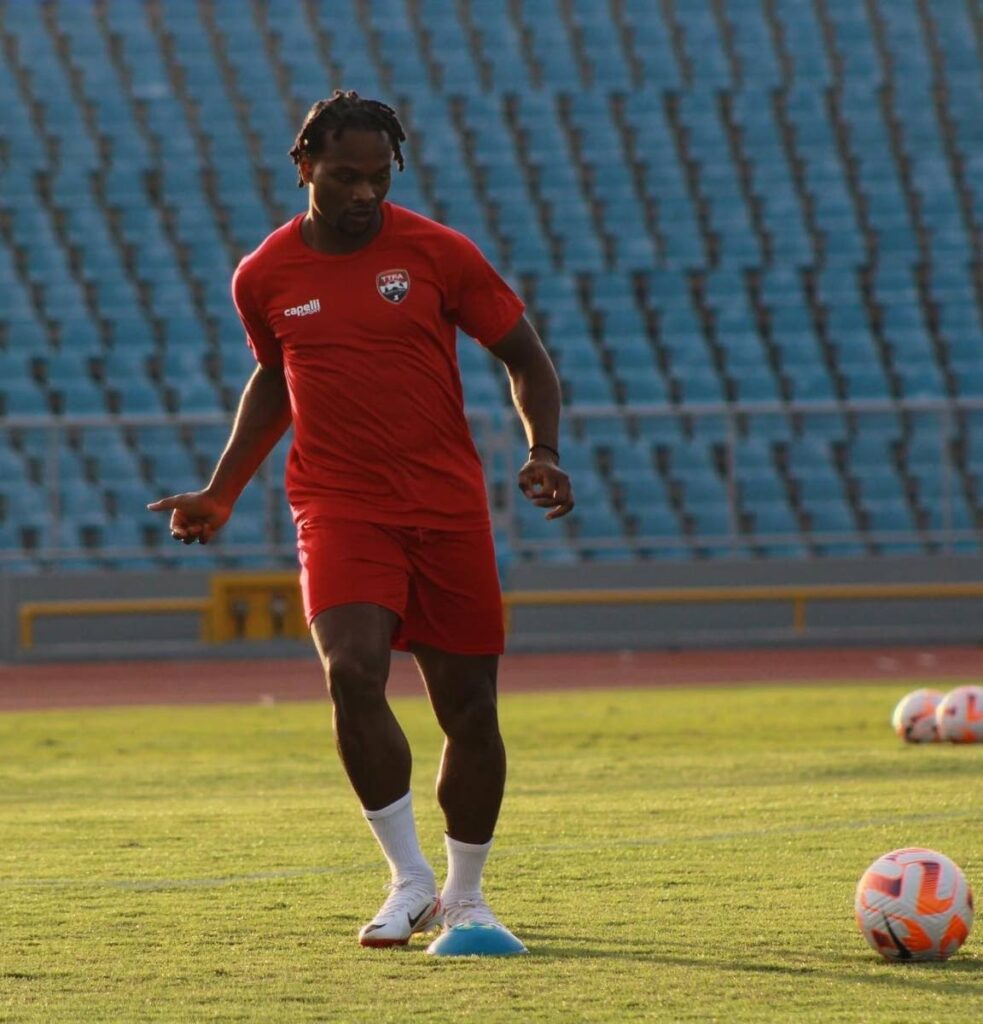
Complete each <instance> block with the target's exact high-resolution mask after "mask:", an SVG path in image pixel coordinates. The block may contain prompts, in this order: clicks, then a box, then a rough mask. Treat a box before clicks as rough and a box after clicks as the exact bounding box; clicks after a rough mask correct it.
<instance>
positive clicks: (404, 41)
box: [0, 0, 983, 571]
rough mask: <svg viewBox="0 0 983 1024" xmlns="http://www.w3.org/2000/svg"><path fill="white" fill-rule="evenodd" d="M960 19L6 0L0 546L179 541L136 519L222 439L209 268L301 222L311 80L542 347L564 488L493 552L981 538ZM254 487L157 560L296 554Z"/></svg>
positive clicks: (942, 10) (975, 185)
mask: <svg viewBox="0 0 983 1024" xmlns="http://www.w3.org/2000/svg"><path fill="white" fill-rule="evenodd" d="M971 10H972V5H964V4H960V3H952V2H949V0H925V2H924V3H916V2H915V0H871V2H870V3H867V4H859V3H856V2H855V0H823V2H821V3H820V2H818V0H770V2H764V0H720V2H711V0H692V2H690V0H687V2H686V3H665V4H657V3H653V2H652V0H623V2H621V3H618V4H601V3H595V2H593V0H569V2H561V0H517V2H515V3H508V4H506V3H501V2H499V0H462V2H461V3H456V4H447V3H443V2H440V0H418V2H414V3H408V2H406V0H368V2H364V3H363V2H357V0H331V2H330V3H328V2H327V0H306V2H303V3H300V2H296V0H268V2H266V3H264V4H240V3H234V2H232V0H167V2H166V3H150V2H147V0H100V2H98V3H97V2H95V0H44V2H41V0H38V2H33V0H24V2H21V0H0V107H2V109H3V111H4V116H3V118H2V121H0V293H2V296H3V302H2V304H0V416H2V420H0V480H2V484H0V557H2V559H3V564H5V565H6V566H8V567H14V568H16V569H18V570H21V571H28V570H31V569H35V570H37V569H42V568H46V567H51V566H75V567H91V566H94V565H98V566H104V567H106V566H121V567H126V566H132V567H154V566H159V565H172V564H177V560H178V557H179V556H178V553H177V552H176V551H174V550H173V546H172V545H170V544H169V543H168V538H167V534H166V524H164V523H163V522H161V521H160V520H159V519H153V518H151V517H145V516H144V515H143V514H142V506H143V504H144V502H145V500H146V499H147V498H148V497H150V496H152V495H155V494H157V493H158V492H161V491H164V490H172V489H176V488H185V487H192V486H194V485H195V484H196V483H197V482H198V481H200V480H201V478H202V476H203V474H204V473H206V472H207V469H208V467H209V465H210V464H211V462H212V460H213V459H214V457H215V455H216V453H217V452H218V450H219V449H220V447H221V445H222V444H223V441H224V435H225V431H226V429H227V427H226V422H227V418H228V416H229V414H230V413H231V411H232V408H233V406H234V403H235V400H236V398H237V395H238V393H239V390H240V388H241V386H242V383H243V381H244V380H245V379H246V377H247V375H248V374H249V372H250V369H251V365H252V363H251V356H250V354H249V352H248V351H247V349H246V347H245V346H244V344H243V341H242V332H241V328H240V327H239V324H238V320H237V318H236V316H235V313H234V310H233V309H232V307H231V303H230V300H229V278H230V275H231V272H232V270H233V268H234V266H235V264H236V262H237V261H238V259H239V258H240V257H241V255H242V254H243V253H244V252H247V251H249V250H250V249H251V248H253V247H254V246H255V245H256V244H257V243H258V242H259V241H260V240H261V239H262V238H263V236H264V235H265V234H266V233H267V232H268V231H269V230H270V229H271V228H272V227H273V226H275V225H277V224H279V223H282V222H283V221H284V220H285V219H287V218H288V217H289V216H290V215H292V214H293V213H294V212H295V211H297V210H298V209H300V208H301V207H302V204H303V201H304V196H303V193H302V192H301V191H300V190H298V189H297V187H296V179H295V174H294V172H293V168H292V167H291V166H290V164H289V161H288V159H287V157H286V150H287V149H288V148H289V146H290V144H291V142H292V139H293V135H294V132H295V131H296V128H297V126H298V125H299V123H300V121H301V120H302V118H303V115H304V112H305V110H306V109H307V107H308V106H309V105H310V103H311V102H313V101H314V100H315V99H317V98H319V97H321V96H323V95H326V94H327V93H328V92H330V90H331V89H332V88H333V87H336V86H344V87H350V88H355V89H357V90H359V91H360V92H361V93H363V94H365V95H372V96H377V97H380V98H383V99H386V100H388V101H390V102H392V103H393V104H394V105H395V106H396V107H397V108H398V109H399V111H400V113H401V115H402V117H403V120H404V122H405V125H406V127H407V131H408V135H409V142H408V144H407V147H406V154H407V169H406V172H405V173H404V174H403V175H401V176H399V177H398V178H397V179H396V184H395V188H394V192H393V198H394V199H395V200H396V201H398V202H402V203H404V204H406V205H408V206H410V207H412V208H414V209H418V210H420V211H422V212H424V213H426V214H428V215H431V216H435V217H437V218H438V219H441V220H443V221H445V222H447V223H449V224H451V225H453V226H454V227H457V228H459V229H460V230H462V231H464V232H466V233H467V234H469V235H470V236H471V237H473V238H474V239H475V241H476V242H477V243H478V244H479V245H481V246H482V248H483V249H485V251H486V252H487V253H488V255H489V257H490V258H491V259H492V260H493V261H494V262H495V263H496V264H497V265H498V266H500V267H501V268H502V270H503V271H504V272H505V273H506V274H507V275H508V276H509V277H510V278H511V279H512V280H513V281H514V282H515V284H516V286H517V287H518V288H519V289H520V291H521V292H522V293H523V295H524V296H525V297H526V298H527V300H528V303H529V307H530V314H531V316H532V318H533V320H534V321H535V322H536V323H537V325H538V326H539V328H540V330H541V333H542V336H543V338H544V341H545V343H546V344H547V346H548V348H549V350H550V352H551V354H552V356H553V358H554V360H555V362H556V365H557V367H558V370H559V373H560V376H561V379H562V384H563V389H564V394H565V397H566V400H567V402H568V404H569V411H568V414H567V417H566V421H565V435H564V439H563V450H564V463H565V465H567V466H568V467H569V468H570V470H571V472H572V473H573V474H574V475H575V480H576V486H577V493H578V507H577V509H576V511H575V513H574V514H573V515H572V516H571V517H569V519H568V520H567V521H565V522H563V523H562V524H546V523H544V521H543V519H542V516H541V513H539V512H538V511H537V510H535V509H532V508H531V507H528V506H526V505H524V504H522V503H519V504H517V505H516V506H515V508H514V511H512V512H511V513H510V515H511V516H512V521H511V523H509V524H505V525H504V526H503V524H502V523H497V524H496V535H497V538H498V541H499V545H500V547H501V548H502V549H503V553H504V554H505V555H507V556H514V557H520V558H539V559H541V560H543V561H551V562H559V563H574V562H577V561H579V560H595V561H603V560H611V559H625V558H652V559H677V560H678V559H694V558H731V557H756V558H771V557H774V558H783V557H794V558H811V557H824V556H835V555H841V556H849V555H860V554H892V553H907V552H912V551H927V552H932V551H936V550H939V549H940V548H943V547H948V548H949V549H952V548H955V549H957V550H965V551H977V550H978V548H979V542H980V529H981V522H983V520H981V518H980V517H981V511H983V447H981V444H980V441H979V438H980V437H981V436H983V430H981V428H983V358H981V357H983V320H981V310H983V266H981V264H980V257H979V238H980V237H981V230H983V121H981V119H980V117H979V111H980V110H981V109H983V78H981V76H980V54H979V50H978V48H977V45H976V44H977V38H976V35H975V34H974V32H973V26H972V25H971V24H970V22H969V17H970V11H971ZM230 169H231V170H230ZM460 363H461V367H462V372H463V376H464V383H465V392H466V396H467V400H468V404H469V408H470V409H471V410H472V411H473V412H474V414H475V416H476V418H478V419H480V420H481V422H482V423H486V424H494V425H496V428H497V429H512V428H511V427H508V426H507V425H508V424H514V418H512V417H510V416H509V414H508V412H507V409H508V401H509V395H508V387H507V382H506V381H505V379H504V377H503V375H502V373H501V371H500V370H499V369H498V368H497V367H496V366H495V365H493V363H492V362H491V361H489V359H488V358H487V357H486V356H485V354H484V353H482V352H481V351H480V349H479V348H478V347H476V346H474V345H472V344H471V343H470V342H469V341H467V340H466V339H462V341H461V344H460ZM148 414H157V416H158V419H156V420H148V419H147V415H148ZM141 417H142V419H141ZM86 418H88V419H86ZM476 422H477V419H476ZM52 425H53V426H52ZM503 425H505V426H503ZM515 444H516V448H515V458H520V457H521V456H522V453H523V448H522V439H521V437H520V436H519V434H518V432H517V433H516V441H515ZM285 455H286V446H285V445H281V446H280V447H279V448H278V450H277V452H276V453H274V455H273V456H272V457H271V459H270V460H269V464H268V465H267V466H266V467H265V468H264V470H263V473H264V474H265V475H266V476H265V479H266V480H270V479H273V480H275V479H277V478H278V477H279V476H280V475H282V471H283V465H284V460H285ZM488 471H489V475H490V477H491V484H492V488H493V493H495V494H496V495H497V496H499V497H500V496H501V495H503V494H506V493H507V492H508V490H509V489H510V488H511V487H512V481H511V480H510V478H509V477H508V475H507V460H504V459H502V458H500V457H498V456H495V457H492V456H489V461H488ZM267 494H268V490H267V489H264V487H263V486H262V481H261V482H259V483H257V484H254V485H251V486H250V488H249V490H248V491H247V492H246V494H245V495H244V497H243V502H242V512H243V514H241V515H240V516H238V517H236V518H235V519H234V520H233V522H232V524H230V527H229V529H228V530H227V531H226V537H225V539H224V542H223V543H222V544H220V545H218V546H217V547H216V548H215V549H213V550H208V551H195V552H194V553H187V552H185V553H183V554H182V556H181V557H183V558H187V557H190V558H191V559H192V560H193V561H192V564H196V565H266V564H272V563H274V562H276V561H278V560H282V559H284V558H289V551H290V544H291V524H290V522H289V514H288V513H287V512H286V511H285V510H284V509H283V507H282V506H281V505H280V504H279V503H278V502H271V501H270V500H269V498H268V496H267Z"/></svg>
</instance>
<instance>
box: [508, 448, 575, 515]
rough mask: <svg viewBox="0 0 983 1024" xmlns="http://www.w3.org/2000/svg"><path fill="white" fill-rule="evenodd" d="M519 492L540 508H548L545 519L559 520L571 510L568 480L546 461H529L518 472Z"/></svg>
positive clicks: (571, 500)
mask: <svg viewBox="0 0 983 1024" xmlns="http://www.w3.org/2000/svg"><path fill="white" fill-rule="evenodd" d="M519 490H520V491H522V493H523V494H524V495H525V496H526V497H527V498H528V499H529V500H530V501H531V502H532V503H533V504H534V505H538V506H539V507H540V508H548V509H549V512H547V513H546V518H547V519H559V518H560V516H565V515H566V514H567V513H568V512H569V511H570V510H571V509H572V508H573V488H572V487H571V486H570V478H569V477H568V476H567V474H566V473H564V472H563V470H562V469H560V467H559V466H557V465H556V464H555V463H554V462H550V461H549V460H548V459H530V460H529V461H528V462H527V463H526V464H525V465H524V466H523V467H522V469H520V470H519Z"/></svg>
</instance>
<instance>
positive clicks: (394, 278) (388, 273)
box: [375, 270, 410, 306]
mask: <svg viewBox="0 0 983 1024" xmlns="http://www.w3.org/2000/svg"><path fill="white" fill-rule="evenodd" d="M375 286H376V288H378V289H379V294H380V295H381V296H382V297H383V298H384V299H385V300H386V302H391V303H392V304H393V305H394V306H398V305H399V304H400V303H401V302H402V301H403V299H405V298H406V296H407V295H409V292H410V275H409V273H408V272H407V271H405V270H384V271H383V272H382V273H381V274H377V275H376V278H375Z"/></svg>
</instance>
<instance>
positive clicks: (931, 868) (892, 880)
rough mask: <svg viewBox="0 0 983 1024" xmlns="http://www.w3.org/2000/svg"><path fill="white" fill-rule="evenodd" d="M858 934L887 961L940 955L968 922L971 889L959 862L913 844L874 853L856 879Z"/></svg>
mask: <svg viewBox="0 0 983 1024" xmlns="http://www.w3.org/2000/svg"><path fill="white" fill-rule="evenodd" d="M853 907H854V910H855V911H856V914H857V925H858V926H859V928H860V931H861V932H862V933H863V937H864V938H865V939H866V940H867V941H868V942H869V943H870V945H871V946H872V947H873V948H874V949H876V950H877V952H878V953H880V954H881V956H883V957H885V959H887V960H945V959H946V958H947V957H949V956H951V955H952V954H953V953H955V952H956V950H957V949H959V947H960V946H961V945H962V944H963V943H964V942H965V941H966V937H967V936H968V935H969V930H970V928H972V927H973V893H972V890H971V889H970V887H969V885H968V883H967V882H966V876H965V875H964V874H963V873H962V870H961V869H960V867H959V866H958V865H957V864H955V863H954V862H953V861H951V860H949V858H948V857H946V856H945V855H944V854H941V853H936V852H935V851H934V850H924V849H921V848H920V847H917V846H910V847H906V848H905V849H903V850H894V851H892V852H891V853H885V854H884V856H883V857H878V858H877V860H875V861H874V863H873V864H871V866H870V867H869V868H867V870H866V871H865V872H864V873H863V876H862V877H861V879H860V881H859V882H858V883H857V892H856V896H855V897H854V901H853Z"/></svg>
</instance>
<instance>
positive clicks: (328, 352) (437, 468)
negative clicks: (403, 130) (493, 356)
mask: <svg viewBox="0 0 983 1024" xmlns="http://www.w3.org/2000/svg"><path fill="white" fill-rule="evenodd" d="M303 217H304V215H303V214H298V215H297V216H296V217H294V218H293V220H291V221H290V222H289V223H287V224H284V225H283V226H282V227H280V228H278V229H277V230H276V231H274V232H273V233H272V234H271V235H270V236H269V237H268V238H267V239H266V240H265V241H264V242H263V243H262V245H260V247H259V248H258V249H256V250H255V252H252V253H250V254H249V255H248V256H246V257H244V258H243V260H242V262H241V263H240V264H239V266H238V268H237V269H236V272H235V275H234V276H233V278H232V295H233V299H234V301H235V305H236V309H237V311H238V313H239V316H240V318H241V319H242V322H243V324H244V325H245V328H246V336H247V340H248V342H249V345H250V347H251V348H252V350H253V353H254V354H255V356H256V359H257V360H258V362H259V363H261V364H262V365H263V366H280V365H282V366H283V367H284V372H285V375H286V380H287V385H288V388H289V391H290V406H291V410H292V412H293V427H294V438H293V445H292V447H291V449H290V455H289V457H288V460H287V480H286V482H287V497H288V498H289V500H290V505H291V508H292V509H293V514H294V519H295V521H296V522H298V523H300V522H302V521H304V520H306V519H308V518H310V517H312V516H315V515H329V516H332V517H335V518H344V519H347V518H355V519H361V520H364V521H366V522H376V523H387V524H393V525H397V524H398V525H402V526H419V527H424V528H431V529H473V528H475V527H477V526H482V525H484V524H487V523H488V520H489V516H488V501H487V497H486V492H485V486H484V478H483V475H482V469H481V461H480V459H479V457H478V452H477V450H476V448H475V446H474V442H473V441H472V439H471V434H470V431H469V429H468V424H467V420H466V418H465V416H464V398H463V394H462V390H461V376H460V370H459V369H458V363H457V348H456V329H457V328H458V327H460V328H461V329H462V330H463V331H465V332H466V333H468V334H470V335H471V336H472V337H474V338H476V339H477V340H478V341H479V342H481V343H482V344H483V345H492V344H494V343H495V342H497V341H499V340H500V339H501V338H502V337H504V335H505V334H507V333H508V331H509V330H511V328H512V327H513V326H514V325H515V324H516V323H517V322H518V320H519V317H520V316H521V315H522V312H523V310H524V308H525V307H524V305H523V303H522V301H521V300H520V299H519V298H518V296H517V295H516V294H515V293H514V292H513V291H512V289H511V288H509V286H508V285H507V284H506V283H505V282H504V281H503V280H502V278H501V277H500V276H499V275H498V274H497V273H496V272H495V270H494V268H493V267H492V266H491V265H490V264H489V263H488V261H487V260H486V259H485V258H484V256H482V254H481V252H480V251H479V250H478V248H477V246H475V245H474V243H473V242H471V241H470V240H469V239H467V238H465V237H464V235H461V234H460V233H458V232H457V231H453V230H451V229H450V228H448V227H445V226H444V225H442V224H437V223H436V222H434V221H432V220H430V219H428V218H427V217H423V216H421V215H419V214H417V213H413V212H412V211H411V210H407V209H404V208H403V207H400V206H394V205H393V204H392V203H383V205H382V217H383V223H382V228H381V230H380V231H379V234H378V235H376V237H375V238H373V239H372V241H371V242H369V244H368V245H366V246H365V247H364V248H362V249H359V250H358V251H356V252H353V253H348V254H346V255H342V256H332V255H328V254H326V253H321V252H318V251H316V250H314V249H312V248H310V246H308V245H307V243H306V242H304V240H303V238H302V237H301V232H300V227H301V221H302V220H303Z"/></svg>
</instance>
